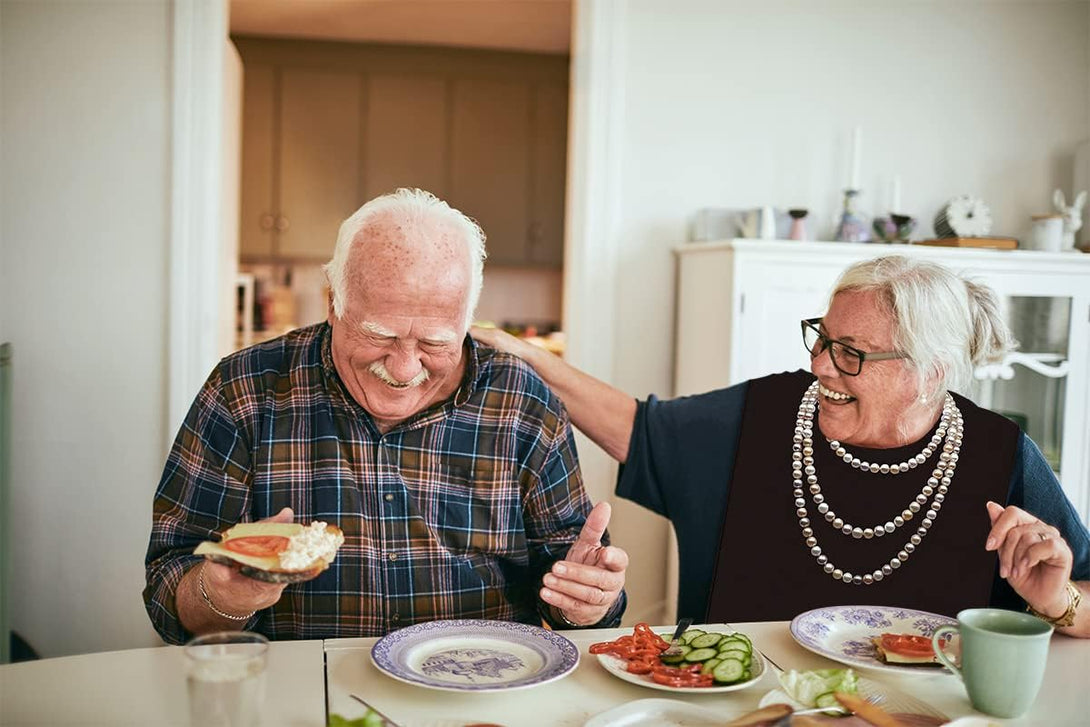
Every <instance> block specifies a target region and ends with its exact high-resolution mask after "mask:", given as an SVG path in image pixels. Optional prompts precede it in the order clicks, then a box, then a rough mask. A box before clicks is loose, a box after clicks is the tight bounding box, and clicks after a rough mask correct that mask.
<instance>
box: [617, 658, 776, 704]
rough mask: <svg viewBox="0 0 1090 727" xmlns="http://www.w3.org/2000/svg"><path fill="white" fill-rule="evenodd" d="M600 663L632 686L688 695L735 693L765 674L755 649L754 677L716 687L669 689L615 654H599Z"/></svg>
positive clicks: (762, 660)
mask: <svg viewBox="0 0 1090 727" xmlns="http://www.w3.org/2000/svg"><path fill="white" fill-rule="evenodd" d="M597 656H598V663H599V664H601V665H602V666H603V667H605V670H606V671H608V672H609V673H610V674H612V675H613V676H615V677H617V678H618V679H623V680H625V681H626V682H631V683H632V684H639V685H640V686H641V687H650V688H652V689H661V690H662V691H664V692H674V693H677V692H685V693H687V694H716V693H718V692H733V691H736V690H738V689H745V688H746V687H748V686H752V685H753V684H756V683H757V681H758V680H760V678H761V677H763V676H764V674H765V669H766V668H767V667H766V666H765V659H764V656H762V655H761V652H759V651H757V649H753V662H752V664H751V666H752V668H753V676H752V677H750V678H749V679H747V680H746V681H744V682H738V683H736V684H722V685H719V686H714V687H669V686H667V685H665V684H659V683H658V682H656V681H655V680H654V679H652V678H651V675H650V674H633V673H632V672H630V671H628V669H627V667H628V662H627V661H625V660H624V659H621V658H619V657H616V656H614V655H613V654H598V655H597Z"/></svg>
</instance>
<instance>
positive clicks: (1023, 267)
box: [674, 240, 1090, 522]
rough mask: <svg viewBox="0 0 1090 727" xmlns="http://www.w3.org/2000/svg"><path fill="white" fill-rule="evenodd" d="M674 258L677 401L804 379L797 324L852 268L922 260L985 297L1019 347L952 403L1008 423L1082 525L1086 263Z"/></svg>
mask: <svg viewBox="0 0 1090 727" xmlns="http://www.w3.org/2000/svg"><path fill="white" fill-rule="evenodd" d="M675 253H676V255H677V260H678V277H677V281H678V289H677V335H676V351H675V369H674V370H675V380H674V394H675V395H676V396H682V395H686V394H693V393H698V392H702V391H708V390H711V389H716V388H721V387H724V386H728V385H730V384H734V383H738V382H740V381H744V380H746V379H750V378H754V377H758V376H763V375H765V374H769V373H775V372H779V371H785V370H794V369H798V368H803V369H808V368H809V365H810V358H809V355H808V354H807V353H806V351H805V350H804V347H803V345H802V339H801V334H800V330H799V321H800V320H801V319H803V318H811V317H816V316H820V315H822V314H823V313H824V312H825V308H826V305H827V302H828V301H827V296H828V294H829V291H830V290H831V289H832V287H833V284H834V283H835V282H836V279H837V277H838V276H839V275H840V273H841V272H842V271H843V270H844V269H845V268H846V267H847V266H848V265H850V264H852V263H854V262H857V261H859V260H864V259H868V258H872V257H877V256H879V255H889V254H893V253H897V254H904V255H911V256H914V257H922V258H926V259H929V260H933V261H935V262H939V263H942V264H944V265H946V266H947V267H949V268H951V269H953V270H956V271H958V272H960V273H963V274H967V275H969V276H970V277H972V278H974V279H976V280H978V281H979V282H983V283H986V284H987V285H989V286H991V287H992V288H993V289H994V290H995V291H996V293H998V294H999V296H1000V298H1001V300H1002V301H1003V305H1004V311H1005V316H1006V318H1007V320H1008V323H1009V324H1010V325H1011V328H1012V330H1013V331H1014V334H1015V336H1016V338H1018V339H1019V341H1020V343H1021V347H1020V349H1019V351H1018V352H1017V353H1014V354H1012V355H1011V356H1010V357H1008V359H1007V361H1006V362H1005V365H1002V366H997V367H989V368H988V369H986V370H979V371H978V372H977V378H978V381H977V382H976V385H975V387H974V390H973V391H971V392H959V393H964V394H966V395H968V396H969V397H970V398H972V399H973V400H974V401H976V402H977V403H979V404H981V405H982V406H986V407H988V408H990V409H993V410H995V411H1000V412H1002V413H1004V414H1007V415H1008V416H1010V417H1011V418H1013V419H1015V420H1016V421H1018V422H1019V424H1021V425H1022V427H1023V428H1024V429H1025V430H1026V432H1027V434H1029V436H1030V437H1032V438H1033V439H1034V441H1035V442H1037V444H1038V445H1039V446H1040V447H1041V449H1042V451H1043V452H1044V453H1045V456H1046V457H1047V458H1048V459H1049V461H1050V462H1051V464H1052V466H1053V468H1054V469H1055V470H1056V471H1057V473H1058V475H1059V478H1060V482H1061V483H1062V484H1063V487H1064V490H1065V491H1066V493H1067V494H1068V497H1070V498H1071V501H1072V502H1073V503H1074V504H1075V507H1076V508H1077V509H1078V512H1079V514H1080V516H1081V517H1082V518H1083V520H1084V521H1085V522H1090V414H1088V412H1090V387H1088V378H1090V255H1083V254H1077V253H1039V252H1028V251H992V250H977V249H972V250H966V249H955V248H935V247H923V246H914V245H878V244H855V243H839V242H792V241H757V240H729V241H723V242H707V243H690V244H687V245H684V246H680V247H678V248H675Z"/></svg>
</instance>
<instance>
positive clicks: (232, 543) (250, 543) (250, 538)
mask: <svg viewBox="0 0 1090 727" xmlns="http://www.w3.org/2000/svg"><path fill="white" fill-rule="evenodd" d="M223 547H224V548H227V550H230V551H233V552H235V553H242V554H243V555H252V556H255V557H258V558H270V557H273V556H275V555H277V554H279V553H281V552H283V551H285V550H287V549H288V539H287V538H285V537H284V536H282V535H247V536H243V537H241V538H231V539H229V540H224V541H223Z"/></svg>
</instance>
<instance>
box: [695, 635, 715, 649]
mask: <svg viewBox="0 0 1090 727" xmlns="http://www.w3.org/2000/svg"><path fill="white" fill-rule="evenodd" d="M722 638H723V637H722V636H721V635H719V634H713V633H707V634H701V635H700V636H697V637H696V638H694V639H693V640H691V641H690V642H689V645H690V646H692V647H693V648H694V649H710V648H711V647H713V646H715V645H716V644H718V643H719V642H720V641H721V640H722Z"/></svg>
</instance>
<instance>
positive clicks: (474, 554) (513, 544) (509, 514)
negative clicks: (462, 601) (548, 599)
mask: <svg viewBox="0 0 1090 727" xmlns="http://www.w3.org/2000/svg"><path fill="white" fill-rule="evenodd" d="M435 477H436V481H435V482H434V483H433V485H432V486H431V487H428V488H426V489H427V490H429V491H430V493H429V495H427V496H425V498H424V501H425V502H427V503H428V504H427V505H426V506H425V507H424V508H423V509H424V514H425V517H426V518H427V520H428V524H429V525H431V526H432V527H433V528H434V531H435V534H436V537H437V538H438V540H439V541H440V543H441V544H442V545H443V547H444V548H445V549H446V550H447V551H448V552H449V553H450V554H451V555H454V556H456V557H464V558H468V559H470V560H477V559H480V558H484V559H487V560H494V559H499V560H506V561H515V562H517V563H525V562H526V534H525V525H524V523H523V518H522V504H521V496H520V490H519V485H518V479H517V477H516V475H515V473H514V470H513V468H512V467H510V466H508V465H506V464H505V463H494V462H492V461H488V460H480V459H478V460H476V461H472V462H471V461H461V462H460V461H458V460H457V459H447V460H445V461H442V462H441V463H439V464H438V466H437V468H436V474H435ZM418 502H419V500H418Z"/></svg>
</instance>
